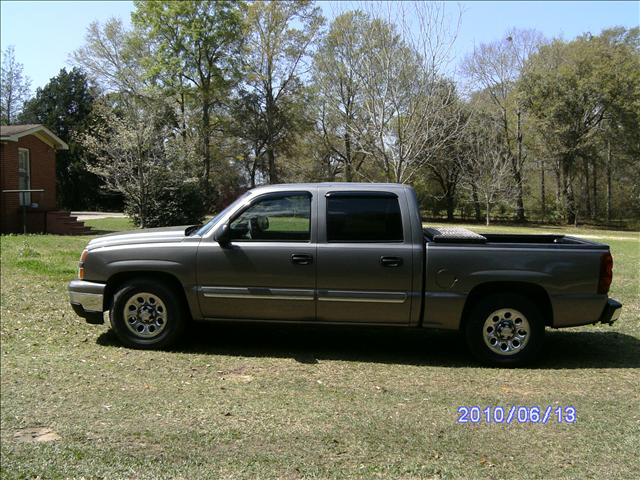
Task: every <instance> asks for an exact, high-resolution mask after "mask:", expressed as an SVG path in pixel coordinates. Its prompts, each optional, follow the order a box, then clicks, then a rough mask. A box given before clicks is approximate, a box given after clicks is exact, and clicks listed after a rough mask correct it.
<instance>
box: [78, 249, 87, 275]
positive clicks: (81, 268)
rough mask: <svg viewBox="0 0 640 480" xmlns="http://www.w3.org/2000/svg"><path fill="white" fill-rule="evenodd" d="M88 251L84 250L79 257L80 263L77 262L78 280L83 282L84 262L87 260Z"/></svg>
mask: <svg viewBox="0 0 640 480" xmlns="http://www.w3.org/2000/svg"><path fill="white" fill-rule="evenodd" d="M88 254H89V251H88V250H87V249H86V248H85V249H84V250H83V251H82V254H81V255H80V261H79V262H78V278H79V279H80V280H84V262H85V260H86V259H87V255H88Z"/></svg>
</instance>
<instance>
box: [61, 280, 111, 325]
mask: <svg viewBox="0 0 640 480" xmlns="http://www.w3.org/2000/svg"><path fill="white" fill-rule="evenodd" d="M104 289H105V284H103V283H95V282H85V281H84V280H72V281H71V282H69V286H68V290H69V303H71V307H72V308H73V311H74V312H76V314H78V315H79V316H81V317H83V318H84V319H85V320H86V321H87V323H92V324H99V323H104V316H103V314H102V312H103V311H104Z"/></svg>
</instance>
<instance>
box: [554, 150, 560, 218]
mask: <svg viewBox="0 0 640 480" xmlns="http://www.w3.org/2000/svg"><path fill="white" fill-rule="evenodd" d="M560 163H561V160H560V159H556V161H555V169H554V170H555V174H556V208H559V207H560V205H561V204H562V169H561V168H560Z"/></svg>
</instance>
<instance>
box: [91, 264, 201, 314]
mask: <svg viewBox="0 0 640 480" xmlns="http://www.w3.org/2000/svg"><path fill="white" fill-rule="evenodd" d="M145 278H146V279H149V280H151V281H153V282H161V283H163V284H164V285H166V286H167V287H169V288H170V289H171V290H172V291H173V292H175V293H176V294H177V295H178V297H179V298H180V301H181V302H182V303H183V306H184V309H185V311H187V312H189V314H190V315H192V313H191V308H190V305H189V301H188V299H187V295H186V292H185V290H184V287H183V286H182V283H180V280H178V278H177V277H176V276H174V275H172V274H171V273H167V272H154V271H148V270H140V271H130V272H119V273H115V274H113V275H112V276H111V277H109V280H107V284H106V286H105V289H104V305H103V308H104V310H109V309H111V305H112V304H113V298H114V296H115V294H116V292H117V291H118V290H119V289H120V287H121V286H122V285H124V284H125V283H126V282H128V281H130V280H134V279H135V280H138V279H145Z"/></svg>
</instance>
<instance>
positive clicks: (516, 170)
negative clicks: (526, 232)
mask: <svg viewBox="0 0 640 480" xmlns="http://www.w3.org/2000/svg"><path fill="white" fill-rule="evenodd" d="M521 117H522V112H521V111H520V109H518V111H517V118H518V122H517V131H516V141H517V145H518V155H517V157H516V158H513V156H512V155H509V156H510V157H511V164H512V167H513V179H514V180H515V181H516V188H517V198H516V221H518V222H526V221H527V218H526V217H525V214H524V189H523V187H522V139H523V135H522V118H521Z"/></svg>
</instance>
